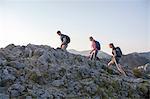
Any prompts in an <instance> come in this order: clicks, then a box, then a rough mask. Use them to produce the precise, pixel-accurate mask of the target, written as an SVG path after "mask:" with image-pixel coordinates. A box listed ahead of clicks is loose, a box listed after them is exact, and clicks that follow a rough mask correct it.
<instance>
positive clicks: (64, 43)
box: [57, 31, 70, 50]
mask: <svg viewBox="0 0 150 99" xmlns="http://www.w3.org/2000/svg"><path fill="white" fill-rule="evenodd" d="M57 34H58V35H59V36H60V39H61V42H62V43H61V46H60V48H61V49H63V50H66V49H67V47H68V44H69V43H70V37H69V36H67V35H64V34H62V33H61V31H57Z"/></svg>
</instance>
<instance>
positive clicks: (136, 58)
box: [121, 52, 150, 68]
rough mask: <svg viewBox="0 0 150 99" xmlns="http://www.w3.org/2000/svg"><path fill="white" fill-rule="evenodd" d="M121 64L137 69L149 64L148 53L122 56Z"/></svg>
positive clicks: (149, 56)
mask: <svg viewBox="0 0 150 99" xmlns="http://www.w3.org/2000/svg"><path fill="white" fill-rule="evenodd" d="M121 63H122V64H124V65H128V66H129V67H131V68H134V67H138V66H142V65H145V64H147V63H150V52H146V53H131V54H128V55H124V56H123V57H122V59H121Z"/></svg>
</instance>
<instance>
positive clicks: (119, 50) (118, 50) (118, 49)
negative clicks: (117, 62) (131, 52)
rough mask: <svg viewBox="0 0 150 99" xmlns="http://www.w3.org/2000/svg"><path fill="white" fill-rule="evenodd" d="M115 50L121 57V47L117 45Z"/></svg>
mask: <svg viewBox="0 0 150 99" xmlns="http://www.w3.org/2000/svg"><path fill="white" fill-rule="evenodd" d="M115 51H116V54H117V57H121V56H122V51H121V49H120V47H116V48H115Z"/></svg>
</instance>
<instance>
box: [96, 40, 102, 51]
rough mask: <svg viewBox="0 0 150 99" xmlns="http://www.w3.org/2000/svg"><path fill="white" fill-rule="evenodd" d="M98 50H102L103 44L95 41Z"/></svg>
mask: <svg viewBox="0 0 150 99" xmlns="http://www.w3.org/2000/svg"><path fill="white" fill-rule="evenodd" d="M95 44H96V48H97V50H101V45H100V43H99V42H98V41H95Z"/></svg>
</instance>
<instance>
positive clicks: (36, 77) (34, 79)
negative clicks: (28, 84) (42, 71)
mask: <svg viewBox="0 0 150 99" xmlns="http://www.w3.org/2000/svg"><path fill="white" fill-rule="evenodd" d="M29 79H30V80H32V81H33V82H35V83H38V75H37V74H36V72H32V73H31V74H30V77H29Z"/></svg>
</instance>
